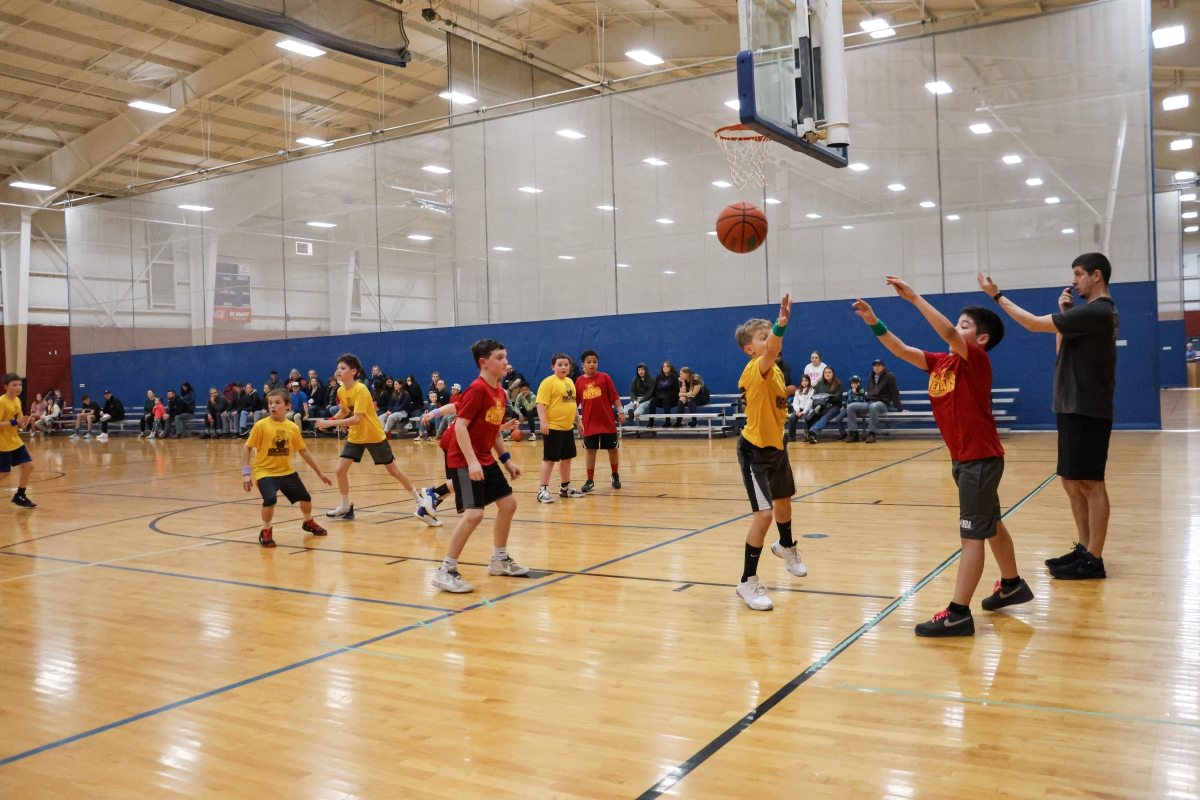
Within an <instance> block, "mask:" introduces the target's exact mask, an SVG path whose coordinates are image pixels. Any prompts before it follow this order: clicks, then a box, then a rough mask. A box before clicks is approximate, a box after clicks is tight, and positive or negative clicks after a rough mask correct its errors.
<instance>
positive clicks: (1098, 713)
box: [838, 683, 1200, 728]
mask: <svg viewBox="0 0 1200 800" xmlns="http://www.w3.org/2000/svg"><path fill="white" fill-rule="evenodd" d="M838 686H839V687H841V688H843V689H856V690H858V691H860V692H873V693H878V694H903V695H908V696H909V697H928V698H930V699H933V700H949V701H951V702H955V703H972V704H974V705H980V706H1002V707H1004V708H1023V709H1028V710H1030V711H1049V712H1052V713H1054V714H1080V715H1082V716H1085V717H1103V718H1105V719H1119V720H1125V721H1127V722H1150V723H1153V724H1155V725H1178V726H1180V727H1182V728H1200V722H1179V721H1177V720H1173V719H1155V718H1154V717H1130V716H1127V715H1125V714H1107V713H1105V712H1103V711H1081V710H1080V709H1078V708H1060V707H1058V706H1039V705H1035V704H1033V703H1009V702H1006V701H1004V700H984V699H982V698H978V697H963V696H962V695H955V694H928V693H926V692H906V691H904V690H903V689H880V688H878V687H876V686H855V685H854V684H850V683H839V684H838Z"/></svg>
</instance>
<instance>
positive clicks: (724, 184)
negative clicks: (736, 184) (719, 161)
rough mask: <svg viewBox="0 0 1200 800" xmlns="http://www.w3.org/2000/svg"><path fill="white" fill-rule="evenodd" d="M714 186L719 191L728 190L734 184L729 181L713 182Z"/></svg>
mask: <svg viewBox="0 0 1200 800" xmlns="http://www.w3.org/2000/svg"><path fill="white" fill-rule="evenodd" d="M713 186H716V187H717V188H718V189H728V188H729V187H730V186H733V184H732V183H730V182H729V181H713Z"/></svg>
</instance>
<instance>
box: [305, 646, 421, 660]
mask: <svg viewBox="0 0 1200 800" xmlns="http://www.w3.org/2000/svg"><path fill="white" fill-rule="evenodd" d="M317 644H319V645H321V646H322V647H336V648H337V649H338V650H349V651H350V652H351V653H366V654H368V655H372V656H383V657H384V658H394V659H397V660H398V661H404V660H405V659H404V656H398V655H395V654H393V653H381V652H379V651H378V650H364V649H363V648H361V647H346V646H345V645H341V644H330V643H329V642H317Z"/></svg>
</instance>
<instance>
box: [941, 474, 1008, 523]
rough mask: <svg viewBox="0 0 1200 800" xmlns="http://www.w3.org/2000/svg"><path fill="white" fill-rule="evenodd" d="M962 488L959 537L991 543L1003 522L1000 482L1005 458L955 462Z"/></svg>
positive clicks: (959, 483) (956, 475)
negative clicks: (1001, 518) (997, 527)
mask: <svg viewBox="0 0 1200 800" xmlns="http://www.w3.org/2000/svg"><path fill="white" fill-rule="evenodd" d="M951 463H952V464H953V467H952V473H953V475H954V483H955V484H957V485H958V517H959V520H958V535H959V536H961V537H962V538H963V539H990V538H992V537H993V536H995V535H996V523H997V522H999V521H1000V479H1001V478H1002V477H1004V457H1003V456H994V457H992V458H977V459H975V460H974V461H953V462H951Z"/></svg>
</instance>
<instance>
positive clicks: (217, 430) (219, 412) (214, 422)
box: [200, 386, 229, 439]
mask: <svg viewBox="0 0 1200 800" xmlns="http://www.w3.org/2000/svg"><path fill="white" fill-rule="evenodd" d="M228 410H229V401H228V400H226V399H225V395H223V394H221V393H220V392H218V391H217V387H215V386H214V387H212V388H211V389H209V390H208V405H207V406H206V407H205V409H204V433H202V434H200V438H201V439H207V438H209V437H212V438H213V439H220V438H221V430H222V427H223V425H224V423H223V421H222V416H223V415H224V414H225V412H226V411H228Z"/></svg>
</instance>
